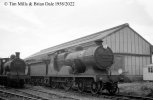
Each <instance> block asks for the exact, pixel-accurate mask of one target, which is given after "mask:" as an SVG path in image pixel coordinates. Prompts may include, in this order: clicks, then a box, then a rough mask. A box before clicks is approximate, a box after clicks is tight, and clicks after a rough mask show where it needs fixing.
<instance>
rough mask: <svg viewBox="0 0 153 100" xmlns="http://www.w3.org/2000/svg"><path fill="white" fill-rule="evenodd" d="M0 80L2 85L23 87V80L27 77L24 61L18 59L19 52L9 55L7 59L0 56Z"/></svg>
mask: <svg viewBox="0 0 153 100" xmlns="http://www.w3.org/2000/svg"><path fill="white" fill-rule="evenodd" d="M0 61H1V70H0V72H1V73H0V80H1V82H0V83H1V84H2V85H7V86H17V87H23V85H24V81H25V79H26V78H28V76H27V75H25V68H26V63H25V62H24V60H22V59H20V53H19V52H16V55H11V57H10V58H8V59H2V58H1V60H0Z"/></svg>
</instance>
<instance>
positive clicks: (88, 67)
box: [28, 41, 118, 94]
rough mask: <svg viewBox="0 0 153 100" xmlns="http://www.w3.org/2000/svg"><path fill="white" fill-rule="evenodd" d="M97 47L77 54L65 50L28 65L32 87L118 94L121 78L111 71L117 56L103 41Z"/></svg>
mask: <svg viewBox="0 0 153 100" xmlns="http://www.w3.org/2000/svg"><path fill="white" fill-rule="evenodd" d="M95 43H96V44H97V45H96V46H93V47H89V48H87V49H83V48H81V47H77V48H76V50H75V51H72V52H70V51H66V50H64V49H62V50H58V51H55V52H54V53H52V54H49V55H48V56H49V58H48V59H44V60H40V61H35V62H31V63H30V62H29V63H28V75H30V77H31V78H30V80H28V82H29V83H30V84H35V85H36V84H38V85H48V86H50V87H52V88H58V87H62V88H64V89H65V90H66V91H68V90H69V89H71V88H74V87H75V88H77V89H78V91H79V92H83V91H86V90H90V91H91V93H92V94H97V93H98V92H102V91H103V90H105V89H106V90H107V91H108V92H109V93H110V94H115V93H116V92H117V90H118V76H115V75H111V71H110V67H111V65H112V64H113V61H114V55H113V52H112V50H111V49H110V48H109V47H104V46H103V45H101V44H102V41H95Z"/></svg>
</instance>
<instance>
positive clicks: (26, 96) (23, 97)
mask: <svg viewBox="0 0 153 100" xmlns="http://www.w3.org/2000/svg"><path fill="white" fill-rule="evenodd" d="M38 92H39V93H38ZM59 99H62V100H78V99H75V98H71V97H66V96H60V95H57V94H52V93H47V92H45V91H41V90H39V91H38V90H34V89H14V88H8V87H0V100H59Z"/></svg>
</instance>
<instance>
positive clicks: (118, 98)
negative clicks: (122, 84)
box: [52, 89, 153, 100]
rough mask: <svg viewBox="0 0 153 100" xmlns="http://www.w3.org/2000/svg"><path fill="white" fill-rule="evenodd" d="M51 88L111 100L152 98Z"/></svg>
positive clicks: (149, 98) (144, 99)
mask: <svg viewBox="0 0 153 100" xmlns="http://www.w3.org/2000/svg"><path fill="white" fill-rule="evenodd" d="M52 90H58V91H60V92H63V93H65V92H67V93H75V94H77V95H82V96H89V97H90V96H94V97H98V98H101V99H104V98H106V99H111V100H153V98H152V97H142V96H134V95H124V94H116V95H109V94H108V93H106V92H105V93H102V94H101V93H99V94H94V95H93V94H91V93H90V92H89V91H85V92H82V93H80V92H78V91H77V90H76V89H73V90H72V89H71V90H70V91H65V90H62V89H52Z"/></svg>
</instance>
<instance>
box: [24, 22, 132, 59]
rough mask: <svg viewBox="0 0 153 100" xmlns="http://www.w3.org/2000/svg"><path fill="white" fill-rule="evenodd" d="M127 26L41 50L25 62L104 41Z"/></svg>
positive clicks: (123, 25) (120, 26)
mask: <svg viewBox="0 0 153 100" xmlns="http://www.w3.org/2000/svg"><path fill="white" fill-rule="evenodd" d="M127 26H128V27H129V24H127V23H125V24H122V25H119V26H116V27H113V28H110V29H106V30H104V31H100V32H97V33H94V34H91V35H88V36H85V37H82V38H79V39H76V40H73V41H69V42H66V43H63V44H60V45H57V46H53V47H50V48H47V49H44V50H41V51H39V52H37V53H35V54H33V55H31V56H30V57H27V58H26V59H25V60H30V59H33V58H35V57H38V56H39V57H40V56H41V55H45V54H49V53H52V52H55V51H57V50H61V49H65V48H68V47H72V46H77V45H80V44H83V43H87V42H91V41H95V40H98V39H103V38H105V37H107V36H109V35H111V34H112V33H114V32H117V31H119V30H121V29H123V28H125V27H127Z"/></svg>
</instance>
